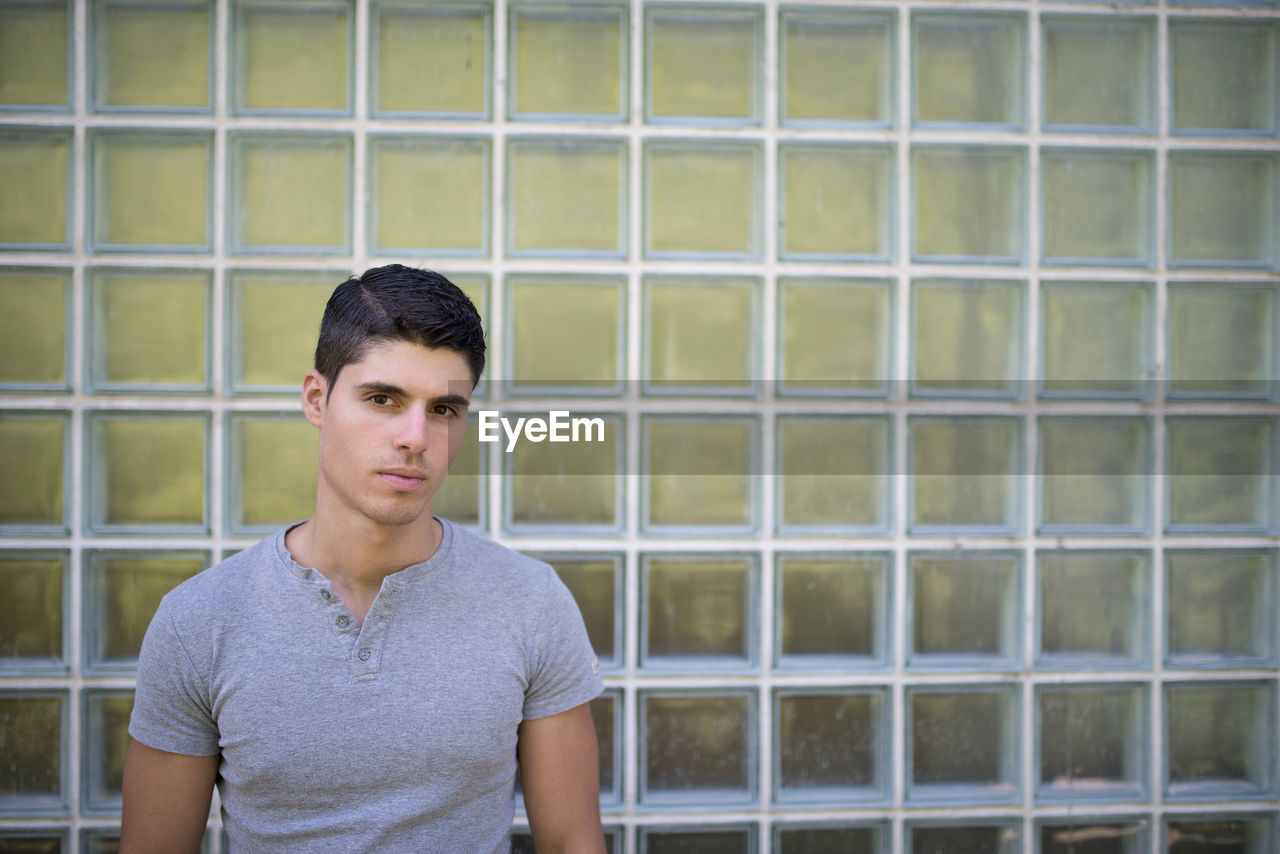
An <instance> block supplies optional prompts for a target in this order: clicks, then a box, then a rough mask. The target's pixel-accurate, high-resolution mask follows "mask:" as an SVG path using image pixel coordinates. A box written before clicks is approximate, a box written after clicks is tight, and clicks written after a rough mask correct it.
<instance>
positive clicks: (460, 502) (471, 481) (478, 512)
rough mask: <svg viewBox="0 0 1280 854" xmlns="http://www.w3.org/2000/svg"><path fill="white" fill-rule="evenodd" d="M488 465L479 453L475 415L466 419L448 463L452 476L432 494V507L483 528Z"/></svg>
mask: <svg viewBox="0 0 1280 854" xmlns="http://www.w3.org/2000/svg"><path fill="white" fill-rule="evenodd" d="M485 472H486V466H485V464H484V455H483V454H481V453H480V442H479V437H478V434H477V432H476V421H475V419H472V418H469V419H467V432H466V434H465V435H464V437H463V439H462V447H461V448H460V449H459V450H458V455H457V456H456V457H454V458H453V463H452V464H451V465H450V466H449V476H448V477H446V478H445V479H444V483H442V484H440V488H439V489H437V490H436V494H435V495H433V496H431V511H432V512H433V513H434V514H435V515H437V516H441V517H443V518H445V519H451V520H452V521H454V522H457V523H458V524H459V525H468V526H470V527H473V528H480V527H482V525H483V521H484V518H485V513H484V496H485V491H484V482H485V481H484V478H485Z"/></svg>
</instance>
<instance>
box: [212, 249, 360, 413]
mask: <svg viewBox="0 0 1280 854" xmlns="http://www.w3.org/2000/svg"><path fill="white" fill-rule="evenodd" d="M345 278H346V274H345V273H339V272H333V273H322V272H316V273H311V272H297V273H295V272H283V271H274V272H250V271H237V272H234V273H232V274H231V276H230V281H229V283H228V284H229V285H230V288H229V289H230V291H231V311H230V318H229V319H230V324H229V326H230V330H229V332H230V337H231V340H230V351H231V376H230V387H231V390H232V391H236V392H244V391H275V392H283V391H288V392H291V393H293V392H297V391H298V389H299V388H300V386H301V384H302V377H303V376H304V375H305V374H306V373H307V371H309V370H311V367H312V364H313V362H314V356H315V347H316V332H317V330H319V328H320V318H321V317H322V316H323V315H324V306H325V303H326V302H328V300H329V295H330V294H331V293H333V289H334V288H335V287H337V286H338V285H339V284H340V283H341V282H342V281H343V280H344V279H345Z"/></svg>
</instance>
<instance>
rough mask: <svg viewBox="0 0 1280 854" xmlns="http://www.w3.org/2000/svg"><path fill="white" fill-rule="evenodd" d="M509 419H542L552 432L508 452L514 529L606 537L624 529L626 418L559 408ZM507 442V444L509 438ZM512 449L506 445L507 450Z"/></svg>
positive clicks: (508, 489) (506, 462) (507, 480)
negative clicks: (562, 531)
mask: <svg viewBox="0 0 1280 854" xmlns="http://www.w3.org/2000/svg"><path fill="white" fill-rule="evenodd" d="M557 412H558V413H559V414H558V415H557V414H556V413H557ZM503 417H505V418H507V419H508V420H509V421H510V422H511V424H513V425H514V424H515V423H516V419H518V418H522V417H523V418H528V419H535V418H539V419H542V420H543V422H544V423H546V425H547V430H548V433H547V441H544V442H533V441H527V440H522V441H519V442H517V443H516V444H515V447H514V448H512V449H511V450H510V451H509V452H508V453H504V454H503V469H504V471H503V473H504V474H505V475H506V477H505V478H504V486H505V487H506V500H505V502H504V504H505V507H504V509H505V511H506V518H505V524H506V526H507V527H508V528H509V529H511V530H517V529H521V528H530V527H537V528H546V527H554V528H556V530H558V531H559V530H564V529H573V530H575V531H580V532H594V533H606V532H607V531H611V530H615V529H617V528H620V527H621V525H622V521H623V520H622V496H621V490H622V479H621V477H620V476H619V475H620V473H621V472H622V470H623V465H624V464H623V456H624V454H625V451H626V440H625V438H624V436H623V424H624V419H623V418H622V417H621V416H617V415H600V414H598V413H585V412H581V411H574V412H572V413H570V412H569V411H568V410H557V411H552V412H550V413H548V412H545V411H544V412H541V413H520V412H511V411H504V415H503ZM556 424H559V425H561V426H560V427H559V428H557V427H556V426H555V425H556ZM503 429H504V433H505V428H503ZM556 435H559V436H560V437H561V439H555V438H554V437H555V436H556ZM575 436H576V437H577V439H576V440H575V438H574V437H575ZM502 441H504V442H506V437H505V436H504V438H503V440H502ZM508 447H509V444H504V445H503V450H504V451H507V450H508Z"/></svg>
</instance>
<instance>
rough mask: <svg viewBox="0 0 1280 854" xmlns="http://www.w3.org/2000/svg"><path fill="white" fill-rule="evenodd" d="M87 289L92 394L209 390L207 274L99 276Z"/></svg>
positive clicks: (96, 274) (97, 272) (118, 273)
mask: <svg viewBox="0 0 1280 854" xmlns="http://www.w3.org/2000/svg"><path fill="white" fill-rule="evenodd" d="M90 287H91V289H92V293H93V297H92V320H91V323H90V330H91V331H90V335H91V343H92V346H91V348H90V351H91V352H90V356H89V375H90V380H91V382H92V384H93V387H94V388H95V389H97V390H116V389H120V390H124V389H128V390H133V391H146V390H152V389H154V390H159V389H162V388H163V389H181V390H204V389H206V388H208V385H209V368H208V361H209V359H208V352H209V341H208V337H207V335H206V330H207V329H208V326H209V319H208V311H209V300H210V296H209V294H210V281H209V275H208V274H207V273H202V272H195V273H187V272H179V271H168V270H163V271H154V272H153V271H149V270H128V271H125V270H95V271H92V272H91V273H90Z"/></svg>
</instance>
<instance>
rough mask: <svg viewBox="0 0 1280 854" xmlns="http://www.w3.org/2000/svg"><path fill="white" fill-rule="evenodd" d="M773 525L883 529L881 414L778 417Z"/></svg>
mask: <svg viewBox="0 0 1280 854" xmlns="http://www.w3.org/2000/svg"><path fill="white" fill-rule="evenodd" d="M777 435H778V463H777V464H778V474H779V475H781V477H779V478H777V479H776V480H775V481H774V483H775V485H776V488H777V494H778V504H779V508H780V509H779V513H778V526H779V528H785V529H801V530H803V529H806V528H809V529H829V530H833V531H835V530H839V531H852V530H855V529H856V530H861V531H865V532H868V533H870V532H886V531H887V528H888V526H889V516H890V501H891V499H890V496H889V488H890V486H889V485H890V482H891V478H890V473H891V470H892V465H893V463H892V460H891V459H890V441H889V437H890V435H891V430H890V427H889V422H888V421H886V420H885V419H883V418H880V417H876V416H871V417H857V416H824V415H817V416H812V415H810V416H805V415H793V416H781V417H779V418H778V422H777Z"/></svg>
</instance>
